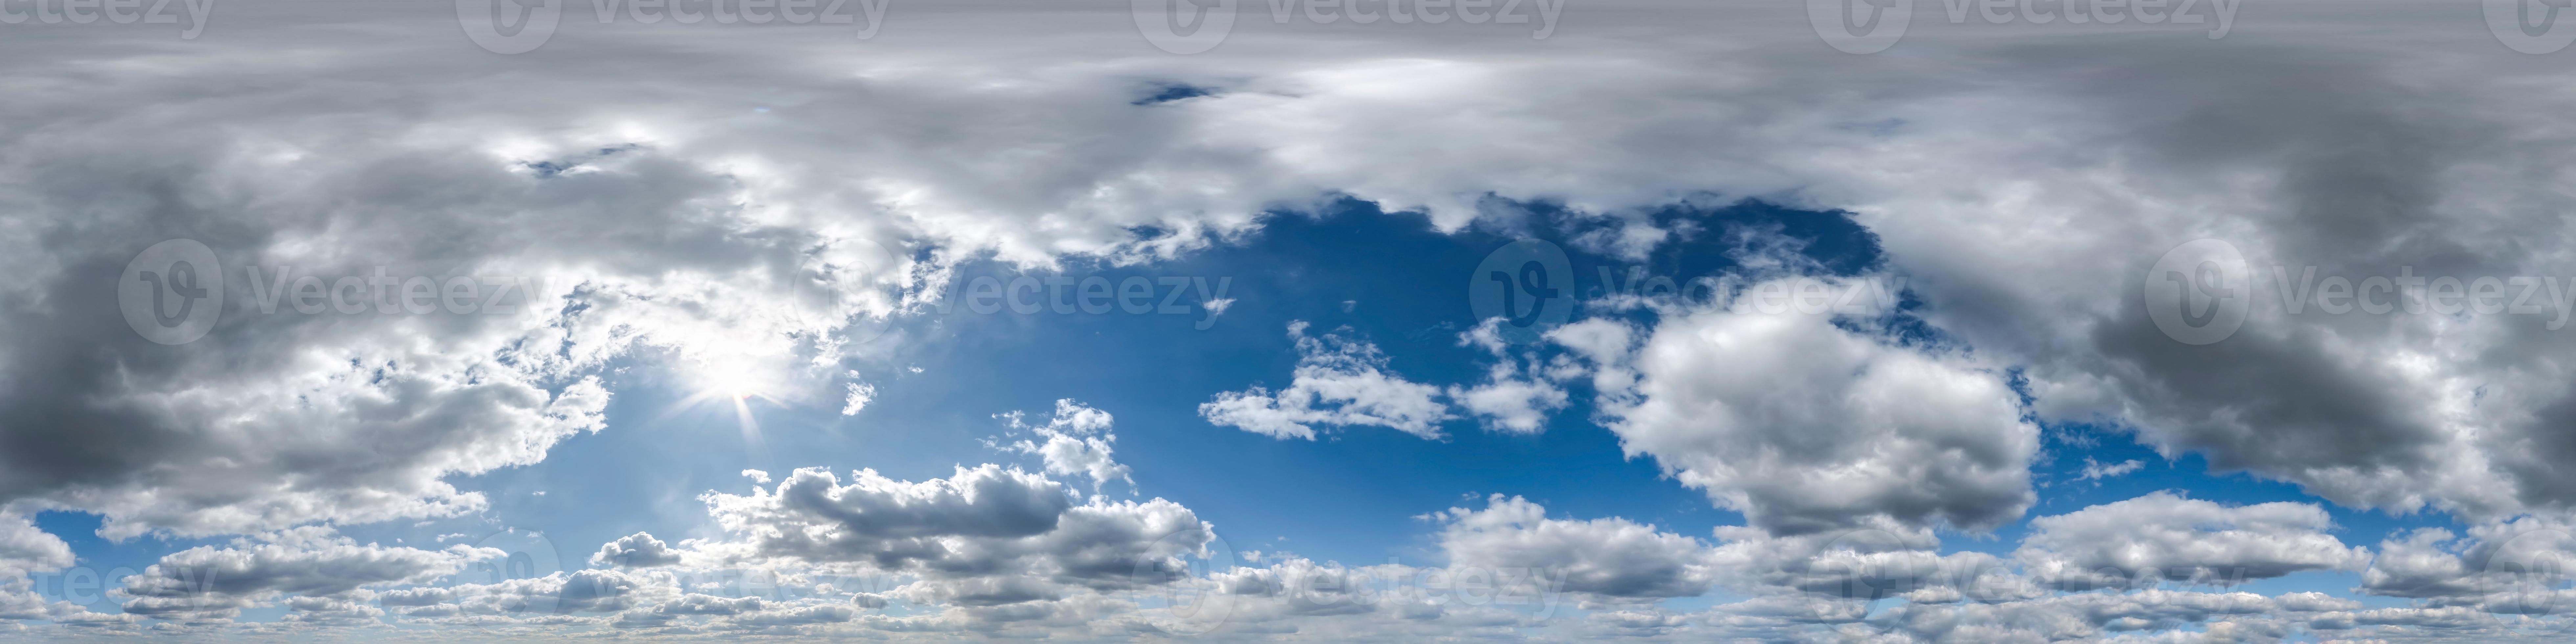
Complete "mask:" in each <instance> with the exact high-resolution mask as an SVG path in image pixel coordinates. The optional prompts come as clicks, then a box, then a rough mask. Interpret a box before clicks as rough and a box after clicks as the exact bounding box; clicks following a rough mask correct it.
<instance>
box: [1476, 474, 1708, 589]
mask: <svg viewBox="0 0 2576 644" xmlns="http://www.w3.org/2000/svg"><path fill="white" fill-rule="evenodd" d="M1546 512H1547V511H1546V509H1545V508H1541V507H1539V506H1538V504H1535V503H1531V502H1529V501H1527V500H1524V499H1522V498H1520V497H1510V498H1504V497H1503V495H1500V494H1496V495H1493V496H1492V497H1490V498H1487V499H1486V500H1485V508H1484V509H1482V510H1474V509H1468V508H1450V509H1448V510H1445V511H1441V512H1435V513H1432V514H1431V515H1430V518H1431V519H1433V520H1435V521H1438V522H1440V523H1441V524H1442V527H1441V531H1440V548H1441V550H1443V551H1445V552H1447V553H1448V555H1449V564H1450V566H1452V567H1454V568H1482V569H1487V570H1501V569H1525V570H1538V571H1544V572H1542V573H1540V576H1541V577H1542V578H1553V580H1554V581H1556V582H1559V587H1557V588H1548V589H1546V590H1548V591H1550V592H1554V591H1557V590H1563V591H1566V592H1578V593H1592V594H1597V595H1606V596H1612V597H1627V598H1636V597H1646V598H1658V597H1696V596H1699V595H1700V594H1701V593H1704V592H1707V591H1708V589H1709V588H1710V587H1711V586H1713V585H1714V584H1715V581H1716V577H1715V570H1714V568H1713V567H1712V566H1711V565H1710V561H1709V555H1710V553H1709V548H1708V545H1707V544H1704V543H1701V542H1700V541H1699V540H1697V539H1692V538H1690V537H1685V536H1681V535H1677V534H1673V533H1669V532H1662V531H1658V530H1656V529H1655V527H1654V526H1651V525H1642V524H1638V523H1635V522H1631V521H1628V520H1626V519H1621V518H1617V517H1611V518H1606V519H1592V520H1558V519H1549V518H1547V513H1546Z"/></svg>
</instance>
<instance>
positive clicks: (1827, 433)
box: [1559, 283, 2039, 534]
mask: <svg viewBox="0 0 2576 644" xmlns="http://www.w3.org/2000/svg"><path fill="white" fill-rule="evenodd" d="M1762 286H1764V285H1763V284H1755V285H1752V288H1749V289H1747V290H1746V291H1745V292H1744V293H1743V294H1742V295H1741V296H1740V297H1742V298H1747V299H1734V300H1729V301H1724V302H1717V303H1714V304H1715V305H1714V306H1708V307H1705V308H1697V309H1689V310H1673V311H1667V312H1665V313H1664V315H1663V316H1662V317H1661V318H1660V319H1659V320H1658V321H1657V322H1655V324H1654V326H1653V328H1652V329H1651V330H1650V331H1649V332H1648V333H1647V334H1646V337H1645V339H1644V340H1643V342H1641V343H1639V344H1638V346H1636V347H1635V348H1634V349H1633V351H1631V350H1628V349H1626V348H1624V347H1612V346H1602V345H1601V342H1600V341H1599V340H1596V339H1594V337H1595V336H1599V335H1600V333H1599V332H1597V331H1593V330H1590V329H1591V328H1590V327H1583V328H1578V327H1567V328H1566V329H1560V330H1559V331H1560V333H1561V334H1562V335H1561V336H1560V337H1561V338H1564V339H1561V340H1560V341H1561V342H1570V343H1569V345H1568V346H1572V347H1575V348H1577V349H1578V350H1579V351H1583V352H1584V353H1586V354H1587V355H1593V356H1598V357H1596V358H1595V360H1596V363H1597V364H1598V365H1599V367H1598V369H1599V370H1600V371H1602V372H1603V374H1604V375H1600V376H1596V378H1595V381H1596V387H1602V386H1604V385H1606V386H1607V387H1606V388H1602V389H1601V391H1600V396H1601V399H1600V402H1601V405H1602V410H1603V411H1602V413H1603V414H1604V415H1605V416H1607V417H1608V421H1609V422H1608V425H1609V427H1610V429H1611V430H1612V431H1614V432H1617V433H1618V435H1619V438H1620V445H1621V448H1622V449H1624V450H1626V451H1627V452H1628V453H1629V454H1630V455H1645V456H1651V457H1654V459H1655V461H1656V462H1657V463H1659V464H1661V465H1662V466H1663V469H1664V471H1665V472H1667V473H1669V474H1671V475H1672V476H1673V477H1674V478H1676V479H1679V480H1680V481H1681V482H1682V483H1683V484H1685V485H1689V486H1691V487H1696V488H1701V489H1703V490H1706V491H1707V492H1708V495H1709V498H1710V499H1711V500H1713V501H1716V502H1717V503H1718V504H1720V505H1723V506H1725V507H1728V508H1732V509H1736V510H1740V511H1742V512H1744V513H1745V515H1746V517H1747V518H1749V519H1750V520H1751V521H1752V522H1753V524H1754V525H1756V526H1759V527H1762V528H1764V529H1768V530H1772V531H1775V532H1778V533H1781V534H1802V533H1808V532H1815V531H1820V530H1828V529H1834V528H1841V527H1852V526H1862V525H1868V524H1869V521H1871V520H1872V518H1873V517H1882V518H1893V519H1895V520H1897V521H1900V522H1903V523H1905V524H1908V525H1915V526H1928V525H1950V526H1956V527H1961V528H1968V529H1982V528H1990V527H1993V526H1996V525H1998V524H2000V523H2002V522H2005V521H2009V520H2012V519H2014V518H2017V517H2019V516H2020V514H2021V512H2022V510H2023V509H2024V508H2027V507H2029V506H2030V504H2031V503H2032V501H2033V499H2034V498H2035V496H2034V494H2033V493H2032V491H2031V487H2030V470H2029V465H2030V461H2031V458H2032V456H2033V455H2034V454H2035V453H2036V452H2037V451H2038V449H2039V429H2038V427H2036V426H2034V425H2032V424H2031V423H2029V422H2028V421H2026V420H2024V419H2023V415H2022V411H2021V407H2020V403H2019V396H2018V395H2016V394H2015V393H2014V392H2013V390H2012V388H2011V387H2009V386H2007V385H2006V384H2005V383H2004V380H2003V377H2002V375H2001V374H1998V373H1996V372H1995V371H1994V370H1992V369H1991V368H1990V367H1986V366H1983V365H1980V364H1978V363H1976V362H1974V361H1973V360H1971V359H1969V358H1967V357H1965V356H1962V355H1957V354H1954V353H1951V352H1947V351H1944V350H1942V349H1938V348H1930V347H1924V346H1919V345H1916V344H1908V343H1904V342H1901V341H1899V340H1897V339H1896V338H1894V337H1891V336H1889V335H1885V334H1882V333H1879V332H1874V331H1871V330H1868V329H1866V328H1853V327H1850V326H1847V325H1849V324H1866V323H1867V321H1866V320H1852V319H1840V320H1838V319H1837V318H1838V316H1835V315H1832V314H1830V313H1803V312H1799V311H1797V310H1795V309H1794V308H1780V309H1778V312H1766V311H1765V310H1764V309H1763V308H1762V307H1757V306H1750V305H1751V304H1752V302H1750V301H1749V298H1752V297H1754V295H1753V293H1754V292H1756V291H1757V290H1758V289H1760V288H1761V287H1762ZM1840 288H1847V289H1858V288H1863V285H1862V284H1860V283H1849V284H1843V285H1840Z"/></svg>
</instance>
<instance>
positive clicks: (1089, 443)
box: [1005, 398, 1136, 491]
mask: <svg viewBox="0 0 2576 644" xmlns="http://www.w3.org/2000/svg"><path fill="white" fill-rule="evenodd" d="M1005 417H1006V418H1008V419H1009V420H1010V423H1011V427H1012V428H1013V429H1020V430H1026V431H1028V432H1030V433H1034V434H1037V436H1038V438H1040V439H1044V440H1045V442H1044V443H1040V442H1037V441H1032V440H1019V441H1014V442H1012V443H1011V444H1010V449H1013V450H1017V451H1019V452H1021V453H1024V454H1036V455H1038V456H1040V457H1042V458H1044V459H1045V461H1046V472H1047V473H1048V474H1056V475H1076V474H1079V475H1083V476H1088V477H1091V489H1092V490H1094V491H1097V490H1099V489H1100V485H1101V484H1103V483H1107V482H1109V481H1110V480H1111V479H1117V480H1121V481H1126V482H1127V485H1128V487H1135V485H1136V479H1134V478H1131V477H1129V476H1128V475H1129V473H1130V471H1129V470H1128V469H1127V466H1125V465H1120V464H1118V462H1117V461H1115V460H1112V459H1111V458H1110V456H1109V454H1110V451H1111V449H1110V447H1109V444H1110V443H1114V442H1117V441H1118V435H1117V434H1111V433H1109V424H1110V422H1111V420H1112V419H1111V417H1110V415H1109V412H1105V411H1101V410H1098V409H1094V408H1092V407H1089V406H1085V405H1083V404H1082V403H1078V402H1074V400H1073V399H1071V398H1065V399H1060V400H1057V401H1055V416H1054V417H1052V418H1048V419H1047V422H1046V423H1045V424H1041V425H1030V424H1028V423H1026V422H1022V418H1021V415H1020V414H1019V412H1012V413H1010V414H1007V415H1005Z"/></svg>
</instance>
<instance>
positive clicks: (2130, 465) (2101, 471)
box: [2075, 456, 2147, 481]
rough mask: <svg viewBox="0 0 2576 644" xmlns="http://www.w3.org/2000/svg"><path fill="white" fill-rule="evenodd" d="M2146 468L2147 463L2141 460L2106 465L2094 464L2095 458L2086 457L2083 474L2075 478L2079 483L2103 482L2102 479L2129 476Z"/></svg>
mask: <svg viewBox="0 0 2576 644" xmlns="http://www.w3.org/2000/svg"><path fill="white" fill-rule="evenodd" d="M2146 466H2147V463H2146V461H2141V460H2138V459H2134V458H2133V459H2129V460H2125V461H2121V462H2118V463H2109V464H2104V463H2096V462H2093V458H2092V457H2090V456H2087V457H2085V458H2084V471H2083V472H2081V473H2078V474H2077V475H2076V476H2075V479H2076V480H2079V481H2098V480H2102V479H2107V478H2114V477H2118V476H2120V475H2124V474H2128V473H2130V472H2135V471H2138V468H2142V467H2146Z"/></svg>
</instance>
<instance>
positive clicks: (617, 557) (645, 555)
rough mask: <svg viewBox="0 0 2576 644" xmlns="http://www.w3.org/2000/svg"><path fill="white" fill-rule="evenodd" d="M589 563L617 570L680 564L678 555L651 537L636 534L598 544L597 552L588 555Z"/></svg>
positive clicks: (641, 533)
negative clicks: (612, 567)
mask: <svg viewBox="0 0 2576 644" xmlns="http://www.w3.org/2000/svg"><path fill="white" fill-rule="evenodd" d="M590 563H591V565H594V566H614V567H618V568H653V567H659V566H668V565H672V564H676V563H680V553H679V551H676V550H673V549H671V546H670V545H669V544H665V543H662V540H660V539H655V538H653V535H651V534H647V533H643V532H638V533H635V534H630V535H626V536H623V537H618V538H617V540H616V541H610V542H608V543H604V544H600V545H599V552H596V553H593V554H591V555H590Z"/></svg>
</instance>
